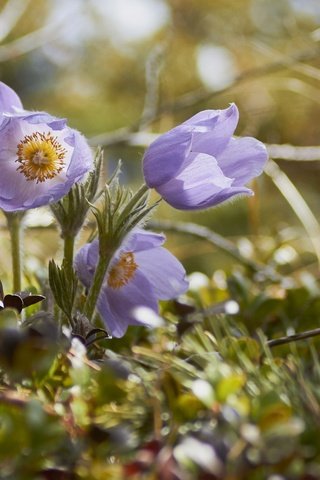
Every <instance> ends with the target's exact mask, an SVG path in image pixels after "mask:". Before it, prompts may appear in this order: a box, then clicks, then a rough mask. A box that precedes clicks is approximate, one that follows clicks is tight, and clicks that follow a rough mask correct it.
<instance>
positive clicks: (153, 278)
mask: <svg viewBox="0 0 320 480" xmlns="http://www.w3.org/2000/svg"><path fill="white" fill-rule="evenodd" d="M135 259H136V262H137V264H138V266H139V269H141V270H142V271H143V273H144V275H145V276H146V277H147V279H148V281H149V282H150V283H151V285H152V287H153V290H154V292H155V295H156V297H157V298H158V299H159V300H160V299H161V300H169V299H170V298H175V297H177V296H178V295H181V294H182V293H184V292H185V291H186V290H187V289H188V286H189V284H188V282H187V280H186V271H185V269H184V268H183V266H182V265H181V263H180V262H179V261H178V260H177V259H176V258H175V257H174V256H173V255H172V254H171V253H170V252H168V250H166V249H165V248H162V247H159V248H155V249H151V250H145V251H143V252H137V253H136V254H135Z"/></svg>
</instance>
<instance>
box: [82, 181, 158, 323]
mask: <svg viewBox="0 0 320 480" xmlns="http://www.w3.org/2000/svg"><path fill="white" fill-rule="evenodd" d="M148 189H149V187H148V186H147V185H145V184H143V185H142V186H141V187H140V188H139V190H138V191H137V192H136V193H135V194H134V195H133V196H132V198H131V199H130V201H129V202H128V203H127V205H126V206H125V207H124V209H123V211H122V212H121V214H120V216H119V218H118V219H117V222H118V223H119V224H121V221H122V220H123V219H125V218H126V217H127V216H128V215H129V213H130V212H131V211H132V210H133V209H134V207H135V206H136V205H137V204H138V202H139V201H140V200H141V198H142V197H143V196H144V195H145V193H146V192H147V191H148ZM105 229H106V225H104V226H103V230H105ZM107 230H108V231H104V232H99V244H100V248H99V250H100V252H99V262H98V265H97V267H96V270H95V273H94V277H93V282H92V285H91V287H90V290H89V293H88V296H87V300H86V303H85V305H84V310H83V313H84V315H85V316H86V317H87V319H88V320H91V319H92V317H93V314H94V310H95V307H96V303H97V299H98V296H99V293H100V291H101V287H102V284H103V281H104V278H105V275H106V272H107V269H108V266H109V263H110V260H111V258H112V256H113V254H114V252H115V251H116V249H117V248H118V246H119V245H118V242H119V241H121V239H120V240H119V239H118V242H117V241H113V242H110V240H109V239H108V236H109V235H112V230H111V227H110V225H109V228H107ZM113 240H114V239H113Z"/></svg>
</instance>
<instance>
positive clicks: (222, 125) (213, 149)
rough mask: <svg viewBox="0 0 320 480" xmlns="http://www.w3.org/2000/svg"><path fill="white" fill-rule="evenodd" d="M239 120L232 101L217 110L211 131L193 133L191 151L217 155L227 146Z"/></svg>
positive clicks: (236, 109)
mask: <svg viewBox="0 0 320 480" xmlns="http://www.w3.org/2000/svg"><path fill="white" fill-rule="evenodd" d="M238 121H239V111H238V108H237V107H236V105H235V104H234V103H233V104H232V105H230V107H229V108H226V109H225V110H220V111H219V117H218V119H217V121H216V122H215V124H214V126H213V128H212V130H211V131H209V132H206V133H194V136H193V141H192V147H191V149H192V151H193V152H199V153H200V152H201V153H207V154H208V155H212V156H214V157H217V156H218V155H219V154H220V153H221V152H222V151H223V150H224V149H225V147H226V146H227V144H228V143H229V141H230V138H231V137H232V135H233V133H234V131H235V129H236V127H237V124H238Z"/></svg>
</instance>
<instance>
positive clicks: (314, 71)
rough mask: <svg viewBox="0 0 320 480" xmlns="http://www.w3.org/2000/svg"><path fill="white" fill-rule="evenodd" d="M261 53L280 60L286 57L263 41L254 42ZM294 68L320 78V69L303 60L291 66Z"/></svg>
mask: <svg viewBox="0 0 320 480" xmlns="http://www.w3.org/2000/svg"><path fill="white" fill-rule="evenodd" d="M253 45H254V46H255V48H256V49H257V51H258V52H259V53H262V54H264V55H267V56H268V57H269V58H273V59H274V58H277V60H278V61H283V60H285V59H286V57H285V55H284V54H283V53H282V52H279V51H278V50H276V49H274V48H272V47H270V45H266V44H265V43H262V42H254V44H253ZM291 68H292V70H294V71H295V72H299V73H302V74H303V75H305V76H307V77H309V78H314V79H316V80H320V70H319V68H316V67H314V66H312V65H306V64H305V63H302V61H297V62H296V63H294V64H293V65H292V66H291Z"/></svg>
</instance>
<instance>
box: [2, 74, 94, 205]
mask: <svg viewBox="0 0 320 480" xmlns="http://www.w3.org/2000/svg"><path fill="white" fill-rule="evenodd" d="M92 167H93V157H92V152H91V150H90V147H89V145H88V144H87V142H86V140H85V138H84V137H83V136H82V135H81V134H80V133H79V132H77V131H76V130H73V129H72V128H69V127H68V126H67V125H66V120H65V119H60V118H56V117H53V116H51V115H49V114H48V113H45V112H30V111H26V110H24V109H23V107H22V103H21V101H20V99H19V97H18V95H17V94H16V93H15V92H14V91H13V90H12V89H11V88H10V87H8V86H7V85H5V84H4V83H2V82H0V168H1V175H0V208H2V209H3V210H5V211H8V212H10V211H17V210H26V209H29V208H35V207H40V206H42V205H46V204H48V203H51V202H57V201H58V200H60V198H62V197H63V196H64V195H66V194H67V193H68V191H69V190H70V188H71V187H72V185H73V184H74V183H75V182H77V181H79V180H81V179H82V177H83V176H84V175H85V174H86V173H87V172H88V171H89V170H91V169H92Z"/></svg>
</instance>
